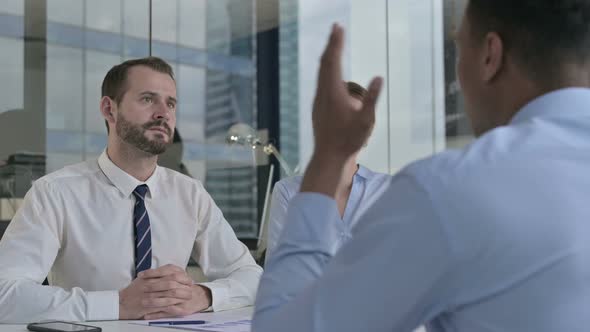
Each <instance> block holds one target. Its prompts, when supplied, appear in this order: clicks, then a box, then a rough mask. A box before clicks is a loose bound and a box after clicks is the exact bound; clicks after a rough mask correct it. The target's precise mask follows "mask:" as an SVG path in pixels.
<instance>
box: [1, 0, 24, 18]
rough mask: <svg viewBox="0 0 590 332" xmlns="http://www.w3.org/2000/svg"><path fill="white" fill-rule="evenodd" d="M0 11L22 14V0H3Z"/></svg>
mask: <svg viewBox="0 0 590 332" xmlns="http://www.w3.org/2000/svg"><path fill="white" fill-rule="evenodd" d="M0 13H3V14H12V15H17V16H23V15H24V13H25V6H24V0H3V1H2V5H1V6H0Z"/></svg>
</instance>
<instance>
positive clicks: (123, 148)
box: [107, 140, 158, 182]
mask: <svg viewBox="0 0 590 332" xmlns="http://www.w3.org/2000/svg"><path fill="white" fill-rule="evenodd" d="M107 155H108V157H109V159H110V160H111V161H112V162H113V164H115V165H117V167H119V168H120V169H122V170H123V171H124V172H125V173H127V174H129V175H131V176H133V177H134V178H136V179H137V180H139V181H142V182H143V181H146V180H147V179H149V178H150V176H152V174H154V170H155V169H156V166H157V163H158V156H155V155H152V154H149V153H146V152H144V151H141V150H139V149H137V148H135V147H134V146H131V145H129V144H127V143H125V142H121V141H119V142H114V140H109V145H108V147H107Z"/></svg>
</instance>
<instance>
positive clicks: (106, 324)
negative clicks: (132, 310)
mask: <svg viewBox="0 0 590 332" xmlns="http://www.w3.org/2000/svg"><path fill="white" fill-rule="evenodd" d="M253 311H254V309H253V307H246V308H240V309H235V310H227V311H220V312H204V313H199V314H195V315H198V317H197V318H198V319H203V320H207V321H227V320H233V319H234V317H240V316H242V317H243V316H244V315H245V316H247V317H251V316H252V313H253ZM191 317H193V316H191ZM80 324H84V325H91V326H98V327H100V328H102V330H103V331H104V332H145V331H149V332H163V331H166V332H173V331H181V330H178V329H170V328H165V327H156V326H146V325H138V324H133V321H128V320H127V321H125V320H114V321H99V322H81V323H80ZM25 331H28V330H27V325H26V324H23V325H8V324H0V332H25Z"/></svg>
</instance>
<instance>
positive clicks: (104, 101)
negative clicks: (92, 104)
mask: <svg viewBox="0 0 590 332" xmlns="http://www.w3.org/2000/svg"><path fill="white" fill-rule="evenodd" d="M115 108H116V105H115V101H114V100H112V99H111V98H109V97H107V96H104V97H102V98H101V99H100V112H101V113H102V116H103V117H104V118H105V120H107V122H108V123H114V122H115V111H116V110H115Z"/></svg>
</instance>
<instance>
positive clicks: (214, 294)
mask: <svg viewBox="0 0 590 332" xmlns="http://www.w3.org/2000/svg"><path fill="white" fill-rule="evenodd" d="M197 285H200V286H203V287H207V288H208V289H209V290H210V291H211V306H210V307H209V308H207V309H206V310H204V311H222V310H227V308H226V307H227V302H228V300H229V295H228V292H227V287H225V286H223V285H219V284H217V283H215V282H200V283H197Z"/></svg>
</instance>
